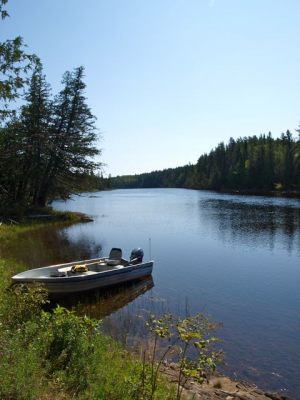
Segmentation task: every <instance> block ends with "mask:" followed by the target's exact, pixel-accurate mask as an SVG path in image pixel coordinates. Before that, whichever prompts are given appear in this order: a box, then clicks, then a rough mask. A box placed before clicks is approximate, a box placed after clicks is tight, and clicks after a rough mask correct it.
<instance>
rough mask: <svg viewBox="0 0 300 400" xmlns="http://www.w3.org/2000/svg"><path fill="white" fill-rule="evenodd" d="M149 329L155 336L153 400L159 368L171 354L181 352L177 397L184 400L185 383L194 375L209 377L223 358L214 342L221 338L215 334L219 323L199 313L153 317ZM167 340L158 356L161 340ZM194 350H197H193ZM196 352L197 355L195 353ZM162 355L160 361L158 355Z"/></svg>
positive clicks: (149, 322) (196, 378) (198, 379)
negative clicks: (212, 334) (184, 316)
mask: <svg viewBox="0 0 300 400" xmlns="http://www.w3.org/2000/svg"><path fill="white" fill-rule="evenodd" d="M146 325H147V326H148V329H149V331H150V332H151V333H152V335H154V343H153V348H152V354H151V356H150V358H151V366H152V368H151V397H150V398H151V399H153V398H154V395H155V391H156V383H157V377H158V373H159V368H160V366H161V364H162V363H163V362H165V361H166V360H167V357H169V356H170V355H171V354H172V356H173V357H174V354H177V362H178V366H179V372H178V379H177V394H176V399H177V400H180V399H181V396H182V390H183V386H184V384H185V383H186V381H187V380H188V378H192V379H194V380H196V381H198V382H199V383H203V382H204V381H205V380H208V379H209V376H210V374H211V373H212V372H214V371H215V369H216V365H217V362H219V361H220V359H221V355H222V353H221V352H220V351H214V349H213V345H214V344H215V343H216V342H218V341H219V339H217V338H216V337H213V336H211V332H212V331H214V330H215V329H216V328H217V327H218V326H219V325H218V324H216V323H214V322H212V321H211V320H210V319H209V318H207V317H206V316H204V315H203V314H200V313H199V314H196V315H195V316H190V317H186V318H179V317H178V318H174V317H173V316H172V315H169V314H167V315H163V316H162V317H161V318H157V317H155V316H154V315H151V316H150V319H149V321H148V322H147V323H146ZM161 340H166V341H167V342H168V345H165V347H164V350H163V351H162V352H161V354H160V355H159V356H158V355H157V347H158V341H161ZM192 349H193V351H191V350H192ZM195 352H196V354H195ZM157 357H158V362H157V361H156V358H157Z"/></svg>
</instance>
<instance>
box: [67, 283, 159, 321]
mask: <svg viewBox="0 0 300 400" xmlns="http://www.w3.org/2000/svg"><path fill="white" fill-rule="evenodd" d="M153 287H154V282H153V278H152V276H148V277H145V278H144V279H141V280H136V281H133V282H130V283H126V284H121V285H117V286H115V287H111V288H108V289H105V290H103V289H101V290H96V291H92V292H86V293H78V294H77V295H72V296H69V297H67V298H63V299H60V300H59V304H61V305H63V306H65V307H67V308H69V309H72V310H74V311H76V313H77V314H79V315H88V316H89V317H91V318H95V319H102V318H104V317H106V316H108V315H111V314H113V313H115V312H116V311H118V310H119V309H121V308H122V307H125V306H127V305H128V304H129V303H131V302H132V301H133V300H135V299H137V298H138V297H139V296H141V295H143V294H144V293H146V292H147V291H148V290H150V289H152V288H153Z"/></svg>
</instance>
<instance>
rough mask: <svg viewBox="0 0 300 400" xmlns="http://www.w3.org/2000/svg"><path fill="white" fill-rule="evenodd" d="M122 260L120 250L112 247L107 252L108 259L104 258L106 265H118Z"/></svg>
mask: <svg viewBox="0 0 300 400" xmlns="http://www.w3.org/2000/svg"><path fill="white" fill-rule="evenodd" d="M121 261H122V250H121V249H118V248H116V247H113V248H112V249H111V251H110V253H109V256H108V259H107V260H106V264H107V265H111V266H114V265H118V264H120V263H121Z"/></svg>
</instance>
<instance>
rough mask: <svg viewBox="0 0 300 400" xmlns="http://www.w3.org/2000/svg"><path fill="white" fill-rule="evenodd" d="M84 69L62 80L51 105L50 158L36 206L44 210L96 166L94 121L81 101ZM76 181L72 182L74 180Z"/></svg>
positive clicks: (48, 156)
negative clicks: (49, 201) (55, 197)
mask: <svg viewBox="0 0 300 400" xmlns="http://www.w3.org/2000/svg"><path fill="white" fill-rule="evenodd" d="M83 77H84V69H83V67H79V68H76V69H75V70H74V71H73V72H66V73H65V74H64V76H63V80H62V84H63V85H64V87H63V89H62V90H61V92H60V93H59V94H58V95H57V96H56V98H55V99H54V102H53V105H52V121H51V126H50V132H49V144H50V145H49V149H48V150H49V154H47V161H46V165H45V170H44V172H43V177H42V179H41V184H40V186H39V192H38V194H37V195H36V196H35V203H36V204H38V205H41V206H44V205H45V204H46V202H47V200H48V199H49V197H53V196H60V197H66V196H68V195H69V194H70V190H72V188H74V184H75V179H76V175H77V174H78V173H79V174H80V173H89V172H90V171H91V170H93V169H94V168H96V167H97V166H99V165H100V164H99V163H95V162H94V161H92V159H91V158H92V157H94V156H95V155H99V154H100V153H101V152H100V150H98V149H97V148H96V147H95V146H94V143H95V141H96V139H97V130H96V128H95V117H94V116H93V114H92V112H91V110H90V108H89V107H88V106H87V104H86V98H85V97H84V89H85V84H84V82H83ZM74 178H75V179H74Z"/></svg>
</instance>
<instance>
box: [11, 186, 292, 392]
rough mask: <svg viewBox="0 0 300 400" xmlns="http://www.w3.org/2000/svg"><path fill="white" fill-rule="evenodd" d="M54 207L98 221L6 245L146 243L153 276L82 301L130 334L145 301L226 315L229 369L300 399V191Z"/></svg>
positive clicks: (188, 194) (49, 258)
mask: <svg viewBox="0 0 300 400" xmlns="http://www.w3.org/2000/svg"><path fill="white" fill-rule="evenodd" d="M53 206H54V207H55V208H56V209H59V210H71V211H80V212H84V213H87V214H89V215H90V216H92V218H93V219H94V222H92V223H86V224H78V225H73V226H70V227H68V228H64V229H53V230H51V229H45V230H43V231H42V232H39V233H33V235H31V236H30V237H28V235H27V237H26V238H25V237H24V239H23V240H24V242H23V244H22V243H19V246H18V248H15V249H14V250H12V249H10V251H14V252H15V256H16V257H17V258H20V259H22V260H23V261H25V262H27V263H29V260H30V262H31V265H32V267H35V266H42V265H47V264H49V263H54V262H63V261H66V262H67V261H70V260H72V259H80V258H89V257H94V256H102V255H106V254H108V253H109V250H110V249H111V247H121V248H122V249H123V254H124V256H125V257H129V255H130V252H131V250H132V249H133V248H134V247H142V248H143V249H144V252H145V258H146V259H148V258H149V257H150V255H149V253H150V252H151V257H152V258H153V259H154V260H155V264H154V270H153V275H152V279H151V280H150V281H149V280H146V282H144V283H143V282H142V283H139V284H138V286H135V285H131V286H129V287H127V288H124V290H123V291H122V290H120V289H117V291H115V292H114V294H113V298H112V300H111V301H109V300H108V301H107V302H106V304H104V305H103V302H100V303H97V302H95V303H94V304H90V305H88V304H85V307H86V308H85V309H86V310H88V312H89V310H90V313H91V314H92V315H93V316H95V315H96V316H98V317H101V316H104V315H110V317H109V318H108V319H107V325H109V326H110V327H111V328H114V329H115V331H116V332H124V330H126V329H127V331H128V335H130V334H133V331H134V330H135V329H136V330H138V329H137V328H135V327H136V326H137V325H138V323H136V324H135V321H136V320H137V319H136V318H135V313H137V312H139V310H141V309H145V308H147V309H151V310H153V311H155V312H160V311H162V312H163V311H170V312H172V313H175V314H180V315H184V313H186V312H188V313H190V314H193V313H196V312H199V311H201V312H204V313H206V314H208V315H210V316H211V317H212V319H213V320H215V321H219V322H222V323H223V328H221V329H220V330H219V332H218V336H219V337H221V338H222V339H223V340H224V342H223V344H222V348H223V349H224V351H225V354H226V358H225V362H226V365H225V366H223V370H224V371H225V372H226V373H227V374H230V375H231V376H233V377H236V378H238V379H246V380H249V381H251V382H254V383H256V384H257V385H259V386H260V387H262V388H265V389H268V390H277V391H281V392H283V393H286V394H290V395H292V396H293V397H294V398H300V379H299V372H300V290H299V286H300V201H299V200H297V199H284V198H270V197H262V196H239V195H227V194H217V193H214V192H209V191H196V190H185V189H139V190H138V189H131V190H113V191H108V192H97V193H92V194H91V193H86V194H83V195H81V196H74V197H73V198H72V199H71V200H68V201H66V202H61V201H56V202H54V203H53ZM149 238H151V242H150V241H149ZM33 243H34V244H35V245H34V246H33V245H32V244H33ZM150 244H151V248H150ZM26 246H27V247H26ZM29 247H30V248H31V250H30V251H29V252H27V254H25V253H26V252H24V249H26V248H27V249H28V248H29ZM28 253H29V254H28ZM26 257H27V258H26ZM108 298H109V296H108ZM101 307H102V308H101Z"/></svg>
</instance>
